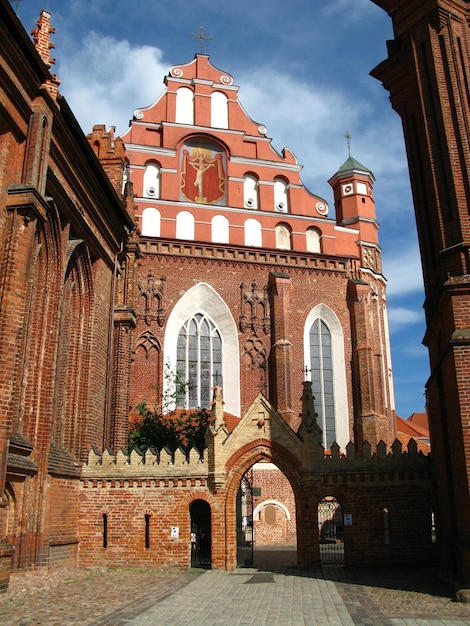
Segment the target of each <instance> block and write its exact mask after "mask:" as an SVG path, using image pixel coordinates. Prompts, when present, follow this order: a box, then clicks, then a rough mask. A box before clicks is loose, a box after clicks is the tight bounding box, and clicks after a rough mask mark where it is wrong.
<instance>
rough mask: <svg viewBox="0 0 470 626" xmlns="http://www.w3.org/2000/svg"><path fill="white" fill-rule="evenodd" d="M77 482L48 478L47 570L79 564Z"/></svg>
mask: <svg viewBox="0 0 470 626" xmlns="http://www.w3.org/2000/svg"><path fill="white" fill-rule="evenodd" d="M79 493H80V481H79V480H71V479H66V478H55V477H51V476H50V477H49V478H48V487H47V503H46V511H47V516H46V527H47V529H48V542H49V559H48V565H49V566H50V567H74V566H76V565H77V563H78V541H79V537H78V517H79Z"/></svg>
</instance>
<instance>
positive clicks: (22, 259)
mask: <svg viewBox="0 0 470 626" xmlns="http://www.w3.org/2000/svg"><path fill="white" fill-rule="evenodd" d="M7 210H8V225H7V226H6V228H5V232H7V233H8V236H7V238H6V241H5V242H4V245H5V253H4V259H3V261H4V267H5V273H4V284H3V296H2V299H1V309H2V316H1V325H0V359H1V362H2V365H3V367H2V376H1V377H0V402H1V405H2V410H1V411H0V440H1V441H3V442H7V441H8V440H9V438H10V434H11V432H12V429H15V430H16V427H17V422H18V419H19V414H20V398H21V389H22V379H23V367H24V362H25V354H24V353H25V346H26V339H27V338H26V328H27V325H28V304H29V302H30V299H31V284H32V281H31V276H32V274H33V272H34V268H35V266H36V241H35V235H36V223H37V220H43V219H44V217H45V213H46V207H44V205H43V203H42V200H41V198H40V197H39V196H38V194H37V193H36V192H35V190H34V189H31V188H28V189H27V188H23V187H21V188H20V187H18V188H17V189H15V190H14V191H12V192H11V193H10V194H9V197H8V198H7ZM7 455H8V445H2V448H1V457H0V494H3V493H4V490H5V480H6V465H7ZM1 510H2V509H0V511H1Z"/></svg>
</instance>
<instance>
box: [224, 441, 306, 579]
mask: <svg viewBox="0 0 470 626" xmlns="http://www.w3.org/2000/svg"><path fill="white" fill-rule="evenodd" d="M260 461H268V462H269V463H273V464H274V465H276V467H277V468H278V469H279V470H280V471H281V472H282V473H283V474H284V476H285V477H286V479H287V480H288V481H289V483H290V486H291V488H292V491H293V493H294V500H295V509H296V523H297V529H296V534H297V546H299V544H300V545H302V539H301V537H300V531H301V528H302V524H301V518H302V507H301V501H302V493H301V480H300V472H299V470H300V467H301V462H300V459H298V458H297V457H296V456H295V455H294V454H292V452H291V451H289V450H288V449H287V448H284V447H283V446H281V445H280V444H278V443H276V442H273V441H269V440H266V439H265V440H257V441H253V442H250V443H249V444H246V445H244V446H242V448H240V449H239V450H238V451H237V452H235V453H234V454H233V455H232V457H231V458H230V459H229V461H228V462H227V465H226V468H227V479H226V487H227V490H226V499H225V520H226V529H225V530H226V533H225V538H226V545H225V555H226V556H225V558H226V562H225V566H226V569H227V570H232V569H234V568H235V567H236V562H237V558H236V557H237V538H236V498H237V493H238V490H239V487H240V484H241V482H242V479H243V477H244V475H245V474H246V472H247V471H248V470H249V469H250V468H251V467H252V466H253V465H254V464H255V463H258V462H260Z"/></svg>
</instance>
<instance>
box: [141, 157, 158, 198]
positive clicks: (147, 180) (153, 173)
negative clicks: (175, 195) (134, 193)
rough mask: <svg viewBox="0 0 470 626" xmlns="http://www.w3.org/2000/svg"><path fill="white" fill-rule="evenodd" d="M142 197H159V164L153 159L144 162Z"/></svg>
mask: <svg viewBox="0 0 470 626" xmlns="http://www.w3.org/2000/svg"><path fill="white" fill-rule="evenodd" d="M142 196H143V197H144V198H159V197H160V166H159V165H158V163H155V162H154V161H150V162H149V163H146V164H145V172H144V191H143V194H142Z"/></svg>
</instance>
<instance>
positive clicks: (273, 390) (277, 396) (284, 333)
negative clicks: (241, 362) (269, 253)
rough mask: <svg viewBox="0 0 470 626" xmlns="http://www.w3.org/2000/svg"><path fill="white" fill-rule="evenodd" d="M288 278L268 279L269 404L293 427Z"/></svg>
mask: <svg viewBox="0 0 470 626" xmlns="http://www.w3.org/2000/svg"><path fill="white" fill-rule="evenodd" d="M289 290H290V276H289V275H288V274H284V273H281V272H271V274H270V275H269V299H270V305H271V353H270V355H269V400H270V402H271V404H272V405H273V406H274V407H275V408H276V410H277V411H278V412H279V413H280V414H281V415H282V416H283V417H284V419H285V420H286V422H287V423H288V424H289V425H291V426H293V425H294V424H295V423H296V420H297V416H296V415H295V413H294V411H293V410H292V408H291V407H292V344H291V342H290V341H289V339H288V337H289V313H290V312H289Z"/></svg>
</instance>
